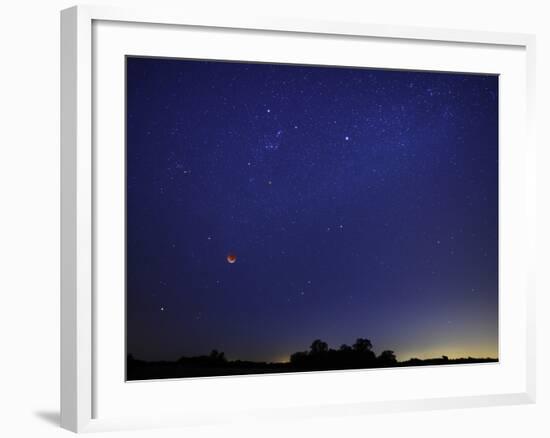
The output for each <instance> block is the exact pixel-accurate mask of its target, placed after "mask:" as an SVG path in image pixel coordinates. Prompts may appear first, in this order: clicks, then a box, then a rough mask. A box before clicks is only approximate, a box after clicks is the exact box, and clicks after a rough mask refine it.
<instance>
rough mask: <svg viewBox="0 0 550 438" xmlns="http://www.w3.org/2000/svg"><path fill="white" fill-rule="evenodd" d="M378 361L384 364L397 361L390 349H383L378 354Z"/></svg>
mask: <svg viewBox="0 0 550 438" xmlns="http://www.w3.org/2000/svg"><path fill="white" fill-rule="evenodd" d="M378 361H379V362H380V363H382V364H384V365H391V364H394V363H397V358H396V357H395V354H394V352H393V351H392V350H384V351H383V352H382V353H380V356H378Z"/></svg>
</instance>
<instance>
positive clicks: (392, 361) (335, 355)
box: [126, 338, 498, 380]
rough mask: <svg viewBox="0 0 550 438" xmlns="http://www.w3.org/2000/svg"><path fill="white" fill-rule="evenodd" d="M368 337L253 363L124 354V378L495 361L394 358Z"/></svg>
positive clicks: (217, 356)
mask: <svg viewBox="0 0 550 438" xmlns="http://www.w3.org/2000/svg"><path fill="white" fill-rule="evenodd" d="M372 348H373V347H372V343H371V341H370V340H369V339H366V338H358V339H357V340H356V341H355V343H354V344H353V345H351V346H350V345H346V344H343V345H341V346H340V347H339V348H338V349H332V348H329V346H328V344H327V343H326V342H323V341H322V340H320V339H316V340H315V341H313V342H312V343H311V346H310V347H309V350H308V351H298V352H296V353H293V354H291V355H290V361H289V362H254V361H246V360H232V361H230V360H227V358H226V357H225V354H224V353H223V352H219V351H218V350H212V352H211V353H210V354H209V355H202V356H192V357H186V356H182V357H180V358H179V359H178V360H176V361H154V362H150V361H144V360H139V359H136V358H134V357H133V355H131V354H129V355H128V360H127V364H126V366H127V373H126V378H127V380H149V379H166V378H181V377H206V376H227V375H243V374H266V373H288V372H300V371H328V370H346V369H360V368H384V367H399V366H419V365H448V364H463V363H482V362H496V361H497V360H498V359H495V358H473V357H467V358H459V359H449V358H448V357H447V356H441V357H438V358H432V359H418V358H411V359H409V360H406V361H401V362H400V361H398V360H397V358H396V356H395V354H394V352H393V351H392V350H384V351H382V352H381V353H380V354H379V355H376V354H375V352H374V351H373V349H372Z"/></svg>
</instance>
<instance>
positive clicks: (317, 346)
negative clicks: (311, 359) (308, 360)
mask: <svg viewBox="0 0 550 438" xmlns="http://www.w3.org/2000/svg"><path fill="white" fill-rule="evenodd" d="M309 349H310V350H311V354H313V355H318V354H323V353H326V352H327V351H328V344H327V343H326V342H323V341H321V340H320V339H316V340H315V341H313V342H312V343H311V347H309Z"/></svg>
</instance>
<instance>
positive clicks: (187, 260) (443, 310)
mask: <svg viewBox="0 0 550 438" xmlns="http://www.w3.org/2000/svg"><path fill="white" fill-rule="evenodd" d="M126 84H127V85H126V86H127V102H126V103H127V114H126V118H127V120H126V123H127V146H126V148H127V151H126V153H127V157H126V165H127V187H126V198H127V199H126V204H127V218H126V225H127V227H126V228H127V231H126V232H127V248H126V249H127V275H126V277H127V278H126V279H127V282H126V288H127V290H126V301H127V352H128V353H131V354H133V355H134V357H137V358H140V359H146V360H174V359H177V358H179V357H180V356H183V355H185V356H193V355H200V354H208V353H209V352H210V351H211V350H212V349H218V350H219V351H224V352H225V355H226V357H228V358H229V359H232V360H233V359H242V360H258V361H286V360H288V357H289V355H290V354H291V353H293V352H295V351H303V350H307V349H308V347H309V345H310V344H311V342H312V341H313V340H314V339H317V338H320V339H322V340H324V341H326V342H328V344H329V346H330V347H332V348H338V347H339V346H340V345H341V344H343V343H346V344H353V342H354V341H355V339H356V338H358V337H366V338H368V339H370V340H371V341H372V343H373V349H374V351H375V352H377V353H379V352H380V351H382V350H385V349H391V350H394V351H395V353H396V355H397V358H398V359H399V360H406V359H409V358H411V357H418V358H427V357H438V356H441V355H443V354H445V355H447V356H449V357H451V358H453V357H466V356H473V357H487V356H491V357H498V76H494V75H480V74H456V73H435V72H418V71H404V70H379V69H365V68H351V67H323V66H304V65H283V64H261V63H246V62H222V61H201V60H182V59H162V58H139V57H128V58H127V73H126ZM229 254H233V255H235V257H236V261H235V263H229V262H228V260H227V256H228V255H229Z"/></svg>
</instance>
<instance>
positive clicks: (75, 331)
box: [61, 6, 536, 432]
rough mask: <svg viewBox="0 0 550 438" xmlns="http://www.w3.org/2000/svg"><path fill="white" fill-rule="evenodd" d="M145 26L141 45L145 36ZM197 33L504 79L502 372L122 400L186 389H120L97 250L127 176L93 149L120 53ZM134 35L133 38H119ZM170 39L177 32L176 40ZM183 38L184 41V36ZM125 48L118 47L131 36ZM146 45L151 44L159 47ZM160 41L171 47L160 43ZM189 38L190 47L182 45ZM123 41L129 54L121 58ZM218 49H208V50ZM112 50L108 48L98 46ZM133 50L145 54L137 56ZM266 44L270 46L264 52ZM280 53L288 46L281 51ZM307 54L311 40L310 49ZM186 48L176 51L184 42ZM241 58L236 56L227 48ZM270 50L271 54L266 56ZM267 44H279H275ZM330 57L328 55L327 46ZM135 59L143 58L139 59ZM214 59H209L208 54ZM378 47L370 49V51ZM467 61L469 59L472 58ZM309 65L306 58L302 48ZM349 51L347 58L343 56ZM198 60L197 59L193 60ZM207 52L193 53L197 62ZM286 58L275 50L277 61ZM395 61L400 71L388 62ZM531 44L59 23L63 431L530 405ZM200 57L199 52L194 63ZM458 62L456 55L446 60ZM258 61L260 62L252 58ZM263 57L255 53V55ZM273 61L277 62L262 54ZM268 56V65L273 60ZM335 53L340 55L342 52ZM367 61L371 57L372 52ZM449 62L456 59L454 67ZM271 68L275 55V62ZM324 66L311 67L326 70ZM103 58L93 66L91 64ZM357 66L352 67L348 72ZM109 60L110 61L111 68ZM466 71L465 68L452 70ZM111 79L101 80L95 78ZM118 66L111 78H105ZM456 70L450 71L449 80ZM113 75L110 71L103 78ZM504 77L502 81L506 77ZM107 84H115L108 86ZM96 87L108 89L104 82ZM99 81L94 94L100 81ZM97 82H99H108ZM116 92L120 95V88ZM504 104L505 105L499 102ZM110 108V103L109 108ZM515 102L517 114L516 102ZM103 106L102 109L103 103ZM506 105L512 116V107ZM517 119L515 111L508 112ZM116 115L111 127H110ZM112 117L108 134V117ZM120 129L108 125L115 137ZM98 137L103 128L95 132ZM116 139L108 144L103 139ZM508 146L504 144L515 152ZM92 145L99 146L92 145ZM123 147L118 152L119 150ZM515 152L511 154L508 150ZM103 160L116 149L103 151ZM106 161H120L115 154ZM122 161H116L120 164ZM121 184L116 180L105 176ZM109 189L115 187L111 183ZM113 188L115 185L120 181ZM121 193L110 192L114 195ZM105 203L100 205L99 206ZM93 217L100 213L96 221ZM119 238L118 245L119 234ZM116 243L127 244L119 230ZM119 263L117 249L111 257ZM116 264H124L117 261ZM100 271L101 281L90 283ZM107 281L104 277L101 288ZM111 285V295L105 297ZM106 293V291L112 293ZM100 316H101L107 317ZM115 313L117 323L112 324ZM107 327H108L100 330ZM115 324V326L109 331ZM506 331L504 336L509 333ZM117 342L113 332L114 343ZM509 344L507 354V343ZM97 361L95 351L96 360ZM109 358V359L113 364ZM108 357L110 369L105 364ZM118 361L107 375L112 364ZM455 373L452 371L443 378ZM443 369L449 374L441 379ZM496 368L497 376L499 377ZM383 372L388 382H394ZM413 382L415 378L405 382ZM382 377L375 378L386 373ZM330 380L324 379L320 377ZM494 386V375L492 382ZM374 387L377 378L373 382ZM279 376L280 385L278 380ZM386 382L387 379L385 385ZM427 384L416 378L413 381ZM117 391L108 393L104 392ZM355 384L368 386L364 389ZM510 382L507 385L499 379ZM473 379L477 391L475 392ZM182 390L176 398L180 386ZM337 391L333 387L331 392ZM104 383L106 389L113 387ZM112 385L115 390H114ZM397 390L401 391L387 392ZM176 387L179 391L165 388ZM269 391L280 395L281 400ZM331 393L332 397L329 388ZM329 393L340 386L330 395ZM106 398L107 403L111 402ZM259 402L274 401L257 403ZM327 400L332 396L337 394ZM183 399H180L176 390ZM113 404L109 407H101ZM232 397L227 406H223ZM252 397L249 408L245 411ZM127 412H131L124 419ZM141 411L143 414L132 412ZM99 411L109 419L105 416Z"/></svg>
mask: <svg viewBox="0 0 550 438" xmlns="http://www.w3.org/2000/svg"><path fill="white" fill-rule="evenodd" d="M146 28H147V29H149V30H148V32H149V33H148V34H147V37H146V38H145V37H143V38H142V37H140V35H141V34H143V33H144V32H145V30H144V29H146ZM184 28H185V29H186V32H187V30H188V31H189V32H193V31H198V32H200V33H201V35H203V36H205V38H209V36H208V35H209V34H216V35H217V33H219V32H224V31H234V33H235V36H234V38H235V41H237V40H238V41H241V42H242V41H250V44H249V46H250V49H247V50H253V48H254V46H255V44H256V45H258V43H254V41H255V40H256V39H258V38H263V37H262V35H267V34H268V35H269V38H272V39H277V38H279V37H284V38H285V39H289V38H296V39H299V38H309V39H310V40H314V39H315V38H329V39H330V38H335V39H337V41H336V40H335V45H341V46H342V47H344V48H345V45H346V44H363V43H365V44H367V43H368V44H372V45H373V52H372V53H373V54H376V53H379V52H380V53H381V52H383V51H385V50H383V51H382V50H380V48H378V49H376V47H374V46H376V44H379V43H384V44H386V45H392V46H395V48H394V49H392V51H393V55H391V56H393V58H385V57H386V56H390V55H382V54H381V55H380V56H379V57H378V58H376V59H377V61H376V66H380V67H392V68H406V69H431V70H434V69H435V70H437V69H438V66H441V67H439V68H441V69H442V70H446V71H455V70H456V71H461V70H460V69H461V65H465V66H467V67H466V70H463V71H478V70H479V71H486V72H491V73H497V74H504V77H505V78H507V77H510V80H509V81H505V82H504V84H505V85H504V86H506V87H509V90H510V93H509V94H507V93H505V94H504V98H503V99H502V102H503V103H502V104H501V108H500V109H501V112H502V113H501V125H503V123H502V122H503V121H506V122H512V121H513V123H506V126H505V127H503V129H505V130H506V131H502V130H501V142H502V144H501V148H502V150H504V152H505V154H504V155H503V160H502V161H503V163H501V168H500V170H501V180H500V181H499V183H500V190H501V192H500V195H499V196H500V200H501V204H502V207H501V209H500V216H501V221H502V222H501V228H502V230H501V231H503V233H501V234H503V236H504V237H503V240H502V241H501V252H503V253H504V255H503V256H502V257H503V258H502V259H501V270H502V267H503V266H504V267H510V269H507V270H506V272H504V273H503V274H502V276H501V277H500V282H501V284H502V287H503V288H504V289H505V290H510V291H512V290H513V291H514V294H515V295H513V296H512V294H511V293H508V292H506V293H504V296H503V298H504V299H503V300H501V301H503V303H502V304H501V307H500V318H501V319H500V324H501V327H502V328H501V330H500V337H501V339H500V342H501V345H500V348H501V351H503V352H507V351H510V352H513V353H514V357H512V355H511V354H509V355H508V356H507V355H506V354H504V355H501V361H500V362H499V363H498V364H496V366H493V367H483V368H482V367H475V366H456V367H447V368H446V370H444V371H443V370H440V369H438V368H437V367H424V368H423V369H422V370H420V369H417V370H413V371H408V370H403V369H401V370H398V369H395V370H379V371H378V373H382V374H384V373H385V377H383V378H384V379H391V380H392V381H395V382H399V383H400V384H401V386H400V388H397V389H395V391H392V392H391V394H388V395H387V396H385V395H384V394H382V393H381V392H377V391H376V390H374V391H373V395H371V396H369V397H367V396H363V395H357V394H355V395H352V394H351V392H350V390H349V388H352V387H353V385H354V384H355V383H354V382H356V381H359V380H358V379H364V382H367V381H369V382H373V376H374V374H373V373H372V372H370V373H369V371H368V370H361V371H359V372H355V371H352V372H349V371H348V372H334V373H330V376H329V375H328V374H323V373H308V376H307V377H306V376H304V375H300V374H295V375H292V376H285V377H284V378H281V376H246V377H230V378H214V379H194V380H193V379H191V380H192V381H190V382H187V383H186V385H187V386H186V391H187V392H186V394H192V393H193V391H196V392H195V394H197V393H198V392H199V391H200V392H201V393H202V392H206V393H208V391H210V392H213V391H216V390H217V389H216V388H221V387H223V388H224V389H223V390H224V391H225V393H227V394H231V393H232V392H233V393H234V392H235V391H236V390H237V385H238V388H239V391H240V392H242V395H241V396H239V397H236V399H235V402H234V403H232V404H234V406H231V409H230V406H229V403H228V400H229V399H230V398H224V397H221V399H220V402H219V403H218V404H217V405H216V404H212V403H208V404H205V403H203V404H201V403H193V406H191V405H190V404H189V403H188V404H185V403H183V404H181V405H180V404H176V405H174V404H172V405H171V409H168V408H167V406H168V405H167V404H163V403H155V404H150V405H145V404H144V405H143V406H137V405H135V404H132V403H131V401H132V400H135V399H136V397H139V395H140V394H141V396H142V397H143V399H154V400H158V397H164V398H165V399H166V400H168V403H169V402H170V400H173V397H175V394H176V395H177V394H178V391H181V385H182V383H181V381H179V382H178V381H167V382H148V383H146V384H144V385H141V384H140V383H137V384H136V383H128V382H124V381H123V380H122V381H120V372H121V369H120V360H122V361H123V360H124V359H123V354H124V351H120V357H118V358H116V360H115V358H114V356H116V353H113V351H115V350H116V349H117V348H119V347H120V340H121V339H122V337H123V333H122V332H121V330H122V331H123V328H122V327H123V325H121V321H122V320H123V317H124V312H123V308H122V307H121V303H123V299H122V300H121V299H120V297H121V296H122V295H123V290H120V291H119V292H120V294H121V295H120V296H119V295H116V294H117V293H118V292H117V293H115V294H111V295H112V296H115V298H113V299H114V301H113V302H109V299H101V300H98V299H97V294H98V293H99V292H98V291H99V290H100V289H101V288H102V287H103V285H107V284H108V282H111V283H110V284H116V282H117V281H118V280H117V278H118V279H119V278H120V276H119V274H120V273H118V274H117V273H116V272H113V273H112V275H111V274H105V269H103V268H102V266H103V265H102V263H106V262H105V261H104V260H105V257H103V255H105V250H104V249H103V248H104V247H105V246H104V245H102V244H98V239H100V240H101V239H104V240H106V239H107V237H98V236H108V235H110V236H113V233H115V234H114V237H115V239H114V240H117V239H119V238H120V236H118V237H117V235H119V234H120V231H121V230H120V228H117V227H116V226H114V227H111V225H109V224H106V223H105V220H108V218H104V217H103V216H102V215H101V213H100V212H101V211H102V209H101V208H99V209H98V208H97V207H98V205H103V204H102V203H104V202H106V203H117V202H118V203H120V198H116V193H115V195H113V196H114V197H111V195H109V194H107V193H106V191H105V190H102V187H103V185H104V184H107V183H109V184H110V183H112V182H113V181H114V182H115V183H116V182H117V181H119V180H117V179H116V178H118V177H119V176H120V175H122V174H123V171H124V169H123V164H122V168H121V166H120V164H121V162H120V161H117V158H116V156H114V155H113V157H114V159H113V160H112V159H111V158H112V157H111V156H110V155H109V153H108V152H107V153H101V154H97V147H98V144H101V145H103V144H109V142H110V138H114V139H115V140H116V139H119V138H120V132H122V131H123V127H122V126H121V125H120V122H121V120H123V118H122V114H121V113H120V104H121V101H120V99H119V97H120V93H122V92H123V91H122V90H120V89H118V88H120V87H119V86H120V83H121V82H120V81H121V80H123V78H121V77H120V75H119V74H118V73H120V65H121V64H117V66H114V67H112V66H110V65H109V60H110V59H118V60H119V61H120V62H122V61H121V60H120V56H121V55H124V54H148V55H150V54H151V53H157V51H158V54H159V55H161V56H170V55H171V54H172V53H174V56H177V55H178V53H179V52H178V53H176V52H177V51H178V50H179V48H177V47H175V46H177V42H176V43H174V47H172V46H171V44H170V43H169V41H172V40H173V39H174V36H176V37H177V38H179V37H178V36H177V35H178V34H177V32H178V29H184ZM127 32H130V33H127ZM170 32H176V34H171V33H170ZM184 33H185V32H184ZM130 34H131V35H132V38H131V39H129V38H127V36H128V35H130ZM153 34H158V35H157V36H154V35H153ZM168 38H169V39H168ZM182 38H185V36H182ZM269 38H267V39H265V38H264V39H263V40H262V44H264V46H263V47H262V50H263V51H264V52H265V50H267V51H269V47H271V46H269V42H270V41H271V40H269ZM128 40H131V41H132V45H133V47H131V48H129V47H128V45H127V44H128ZM204 41H205V44H204V47H202V46H201V45H200V44H199V45H198V49H197V50H199V51H200V50H204V53H203V55H202V56H203V57H206V58H208V57H215V56H216V55H219V53H225V52H223V51H224V50H229V49H226V48H224V47H221V48H220V47H219V46H215V45H213V46H212V47H214V46H215V47H214V48H212V47H211V48H210V49H208V47H207V46H208V44H207V40H204ZM214 42H215V41H214ZM107 43H108V44H107ZM139 44H141V46H139ZM265 44H268V45H267V46H265ZM286 44H288V42H286ZM312 44H313V43H312ZM180 45H181V44H180ZM450 46H452V47H454V48H456V49H457V50H458V51H461V52H464V53H463V54H461V53H458V54H453V55H450V56H447V55H445V51H446V50H447V49H448V47H450ZM235 47H236V45H235ZM265 47H267V49H265ZM273 47H275V46H273ZM328 47H330V44H329V46H328ZM413 47H417V48H418V50H419V52H418V53H419V54H420V55H421V56H419V59H420V58H422V56H425V57H433V59H435V58H438V60H437V63H436V61H435V60H434V61H433V64H430V63H429V62H428V63H427V64H424V65H421V64H420V62H419V61H418V59H415V58H414V57H411V56H409V57H408V56H406V55H407V52H408V51H409V50H408V49H409V48H413ZM136 50H137V51H138V52H139V53H137V52H136ZM208 50H210V52H208ZM332 50H333V52H332V54H331V51H330V50H328V53H324V54H322V55H318V56H324V57H325V58H323V59H324V60H325V61H324V62H327V61H326V60H327V59H328V58H326V57H330V56H333V57H334V60H333V62H332V63H333V64H337V65H338V64H339V63H340V64H341V65H345V64H343V63H346V62H349V61H348V60H349V59H350V58H348V60H346V59H344V58H338V57H337V56H336V55H337V53H336V51H335V50H334V48H333V49H332ZM377 50H378V52H377ZM469 51H471V52H472V53H470V54H468V53H469ZM311 52H312V53H313V55H312V56H316V55H315V53H317V52H316V51H315V50H311ZM343 52H345V50H344V51H343ZM197 53H199V52H194V54H195V55H196V54H197ZM201 53H202V52H201ZM227 53H228V54H227V56H223V55H222V57H224V58H231V56H233V57H235V59H244V60H256V59H255V58H256V55H254V54H253V52H251V51H250V52H246V51H245V52H235V53H233V54H230V53H229V52H227ZM281 53H282V52H281ZM396 53H401V55H402V56H401V57H400V58H401V61H399V62H400V64H399V65H397V64H396V61H395V54H396ZM534 53H535V38H534V36H532V35H526V34H507V33H492V32H475V31H460V30H451V29H425V28H416V27H403V26H382V25H373V24H365V23H340V22H316V21H309V20H305V19H276V18H262V19H258V18H257V17H241V18H240V19H238V20H237V19H231V20H228V19H227V18H225V17H219V16H215V15H214V14H212V15H209V16H197V15H194V14H193V12H192V11H186V10H184V11H163V10H157V9H151V10H130V9H120V8H111V7H104V6H100V7H99V6H98V7H96V6H77V7H72V8H69V9H66V10H64V11H62V12H61V426H62V427H64V428H66V429H69V430H72V431H75V432H84V431H99V430H110V429H119V428H142V427H162V426H168V425H171V426H173V425H189V424H211V423H216V422H220V421H233V420H234V419H246V418H254V419H256V420H258V419H260V420H261V419H269V418H275V417H277V418H296V417H298V418H299V417H308V416H311V415H343V414H348V415H349V414H358V415H359V414H366V413H369V412H381V411H382V412H399V411H404V410H415V409H441V408H450V407H474V406H486V405H499V404H519V403H532V402H534V400H535V340H534V334H535V320H534V316H535V309H534V273H533V271H534V265H535V263H534V260H533V254H534V253H535V251H534V244H535V195H534V192H535V167H536V166H535V143H534V138H533V135H534V134H533V110H534V109H533V108H534V86H535V85H534V71H535V70H534V59H535V54H534ZM199 54H200V53H199ZM455 55H456V56H455ZM258 56H260V55H258ZM262 56H263V55H262ZM266 56H268V59H275V58H276V57H277V56H290V55H288V54H285V55H278V54H277V53H275V52H273V53H272V54H271V55H270V54H269V53H268V55H266ZM269 56H272V57H273V58H269ZM292 56H294V57H293V58H292V57H291V58H280V60H283V61H286V62H292V61H294V62H298V61H300V60H302V58H301V56H302V55H300V53H298V52H296V54H294V55H292ZM342 56H344V55H342ZM373 56H374V55H373ZM453 58H454V59H453ZM277 59H279V58H277ZM323 59H321V58H315V59H313V58H312V59H311V62H314V61H316V60H317V61H319V62H321V61H323ZM98 60H100V61H101V62H98ZM357 62H359V61H357ZM116 63H118V61H116V62H115V63H113V64H116ZM461 63H462V64H461ZM105 68H106V69H107V70H104V69H105ZM110 68H114V70H108V69H110ZM453 69H454V70H453ZM109 72H115V73H116V74H114V75H111V74H108V73H109ZM503 72H505V73H503ZM106 77H107V78H108V77H111V78H114V79H113V80H112V82H110V81H111V80H110V79H105V80H104V79H103V78H106ZM101 81H104V82H101ZM100 82H101V83H100ZM103 84H105V85H103ZM117 89H118V91H117ZM105 95H108V96H109V97H108V98H109V99H113V102H114V101H115V100H116V102H114V103H116V105H114V104H113V105H111V103H113V102H111V103H110V104H109V107H112V108H113V110H112V111H114V112H113V114H107V111H103V109H105V104H104V103H103V102H104V101H105V99H104V96H105ZM507 95H509V96H510V99H509V100H507V98H506V96H507ZM117 99H118V100H117ZM512 104H513V105H512ZM102 105H103V106H102ZM512 106H513V107H514V108H511V107H512ZM509 111H515V112H509ZM111 116H114V117H111ZM106 117H109V120H111V121H112V122H111V125H112V126H110V127H107V128H106V127H105V123H103V120H104V119H105V118H106ZM115 125H117V126H118V127H117V126H115ZM98 126H100V128H99V129H98ZM109 136H111V137H109ZM512 140H513V141H512ZM98 142H99V143H98ZM117 144H118V143H117ZM514 145H515V146H516V147H512V146H514ZM103 150H106V151H108V150H111V149H105V148H104V149H103ZM112 150H115V152H116V150H119V149H117V148H116V147H115V148H112ZM119 158H120V156H119ZM115 174H116V175H118V176H112V175H115ZM110 178H113V179H112V180H111V179H110ZM115 185H116V184H115ZM115 192H116V190H115ZM105 205H107V204H105ZM98 212H99V213H98ZM117 233H118V234H117ZM122 234H123V233H122ZM111 253H113V254H116V253H117V252H116V251H111ZM122 262H123V261H122ZM120 263H121V260H114V261H113V263H110V262H109V266H114V268H113V269H115V270H116V267H117V266H118V267H120ZM98 272H99V274H98ZM105 278H106V280H104V279H105ZM106 287H107V286H106ZM108 287H110V286H108ZM106 305H108V306H109V310H108V311H107V310H106ZM121 312H122V313H121ZM105 321H107V322H105ZM108 321H116V322H108ZM512 326H513V327H512ZM107 329H108V330H109V331H111V332H115V333H116V336H113V340H110V339H107V337H106V336H105V335H104V332H105V330H107ZM119 332H121V333H119ZM513 342H514V343H515V345H516V346H515V347H514V346H510V345H508V344H510V343H513ZM98 352H101V353H100V354H98ZM111 355H112V357H111ZM106 359H112V361H110V360H106ZM117 361H118V362H117ZM113 363H114V364H115V365H113ZM451 368H452V369H453V370H454V371H453V370H452V369H451ZM447 370H450V371H447ZM503 370H504V371H503ZM389 373H392V374H389ZM413 373H414V374H413ZM382 374H379V375H380V376H382ZM327 376H329V377H327ZM495 376H496V377H495ZM374 377H376V376H374ZM274 378H275V380H274ZM380 378H381V379H382V377H380ZM319 379H324V380H323V382H332V383H328V386H327V388H329V389H328V395H327V394H315V393H312V395H311V396H308V397H306V396H303V397H301V396H299V395H297V396H296V402H295V403H289V401H288V400H287V399H286V398H285V397H284V395H283V394H284V392H283V389H285V388H291V387H299V388H311V387H313V386H314V385H316V384H319V383H320V382H321V380H319ZM413 379H414V380H415V381H418V382H423V381H424V382H428V381H429V379H431V380H433V382H432V383H431V384H425V385H424V386H425V388H427V389H426V391H424V392H423V390H420V389H418V388H416V389H414V388H412V389H411V390H410V391H406V390H404V389H403V388H404V387H405V386H406V385H407V382H408V381H411V380H413ZM422 379H425V380H422ZM115 380H116V381H117V382H118V383H117V384H116V385H111V382H113V381H115ZM448 380H454V381H455V388H454V389H453V390H452V391H451V390H450V389H449V390H448V391H447V389H448V388H445V387H441V385H439V386H438V383H437V382H444V381H448ZM361 381H362V382H363V380H361ZM466 381H470V382H473V384H476V382H477V384H479V385H480V386H479V390H478V391H474V390H473V389H472V388H470V387H468V385H467V384H466ZM504 381H507V382H510V383H509V384H504V383H503V382H504ZM482 382H485V383H486V384H485V386H483V384H482ZM178 385H179V387H180V389H178V388H177V387H178ZM331 385H332V386H331ZM111 386H113V388H111ZM114 386H116V388H114ZM396 386H399V385H397V384H396ZM170 388H175V389H170ZM275 388H282V389H281V392H277V391H276V390H275ZM331 388H333V389H331ZM334 388H341V389H340V390H338V391H336V389H334ZM111 391H112V392H111ZM266 391H268V393H269V391H273V393H272V394H270V402H269V403H267V402H266V403H263V401H262V397H264V398H266V397H265V395H263V396H262V394H265V393H266ZM330 391H333V392H332V393H331V392H330ZM180 393H181V392H180ZM106 395H107V396H108V399H109V400H112V402H108V401H107V396H106ZM228 397H230V396H228ZM251 400H252V401H251ZM120 406H127V408H126V410H123V409H122V408H119V407H120ZM140 409H141V410H140ZM103 412H105V413H106V414H105V415H104V414H103Z"/></svg>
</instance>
